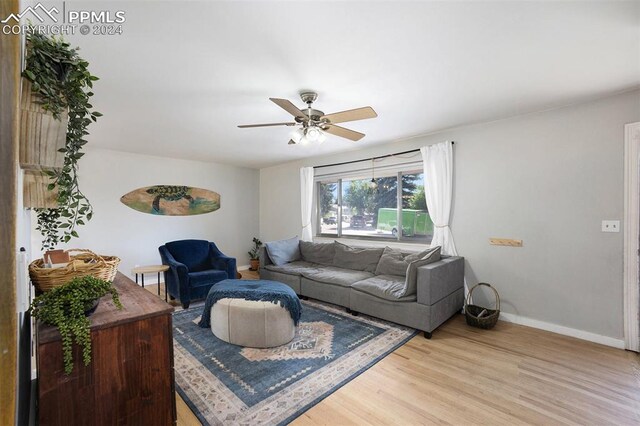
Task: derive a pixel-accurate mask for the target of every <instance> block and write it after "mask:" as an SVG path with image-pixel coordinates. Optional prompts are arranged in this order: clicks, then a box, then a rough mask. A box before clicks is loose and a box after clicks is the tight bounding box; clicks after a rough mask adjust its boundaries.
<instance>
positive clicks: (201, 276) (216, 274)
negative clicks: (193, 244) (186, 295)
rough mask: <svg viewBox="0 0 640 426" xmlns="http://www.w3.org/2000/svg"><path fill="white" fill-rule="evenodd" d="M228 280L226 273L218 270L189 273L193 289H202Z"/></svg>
mask: <svg viewBox="0 0 640 426" xmlns="http://www.w3.org/2000/svg"><path fill="white" fill-rule="evenodd" d="M227 278H228V277H227V273H226V272H225V271H219V270H216V269H210V270H208V271H200V272H189V285H190V286H192V287H200V286H203V285H210V284H215V283H217V282H218V281H222V280H226V279H227ZM234 278H235V277H234Z"/></svg>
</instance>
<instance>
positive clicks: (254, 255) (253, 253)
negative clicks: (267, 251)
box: [247, 237, 262, 271]
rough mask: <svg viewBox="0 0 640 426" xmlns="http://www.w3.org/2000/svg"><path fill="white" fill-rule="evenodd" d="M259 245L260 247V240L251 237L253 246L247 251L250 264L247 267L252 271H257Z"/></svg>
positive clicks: (258, 265)
mask: <svg viewBox="0 0 640 426" xmlns="http://www.w3.org/2000/svg"><path fill="white" fill-rule="evenodd" d="M260 247H262V241H260V240H259V239H257V238H256V237H253V248H252V249H251V250H250V251H248V252H247V253H249V264H250V265H251V267H250V268H249V269H250V270H252V271H257V270H258V268H259V267H260Z"/></svg>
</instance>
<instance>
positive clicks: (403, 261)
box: [375, 247, 433, 277]
mask: <svg viewBox="0 0 640 426" xmlns="http://www.w3.org/2000/svg"><path fill="white" fill-rule="evenodd" d="M432 250H433V249H431V248H428V249H426V250H424V251H422V252H420V253H405V252H401V251H400V250H396V249H392V248H391V247H385V248H384V252H383V253H382V256H381V257H380V262H378V266H377V267H376V272H375V274H376V275H398V276H401V277H405V276H406V275H407V268H408V267H409V264H410V263H411V262H415V261H416V260H419V259H422V258H423V257H425V256H427V255H428V254H429V253H430V252H431V251H432Z"/></svg>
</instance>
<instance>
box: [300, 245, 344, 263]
mask: <svg viewBox="0 0 640 426" xmlns="http://www.w3.org/2000/svg"><path fill="white" fill-rule="evenodd" d="M335 252H336V249H335V244H334V243H313V242H310V241H300V254H301V255H302V260H306V261H307V262H311V263H319V264H321V265H327V266H331V265H333V256H334V254H335Z"/></svg>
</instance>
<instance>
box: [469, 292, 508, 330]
mask: <svg viewBox="0 0 640 426" xmlns="http://www.w3.org/2000/svg"><path fill="white" fill-rule="evenodd" d="M481 286H484V287H489V288H490V289H491V290H493V293H494V294H495V296H496V308H495V309H489V308H484V307H482V306H478V305H473V304H471V297H472V296H471V295H472V294H473V291H474V290H475V289H476V288H478V287H481ZM464 313H465V316H466V318H467V324H469V325H470V326H472V327H478V328H484V329H489V328H493V326H495V325H496V323H497V322H498V317H499V316H500V295H499V294H498V291H497V290H496V289H495V288H493V287H492V286H491V284H487V283H478V284H477V285H475V286H473V288H472V289H471V290H469V294H467V299H466V300H465V302H464Z"/></svg>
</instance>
